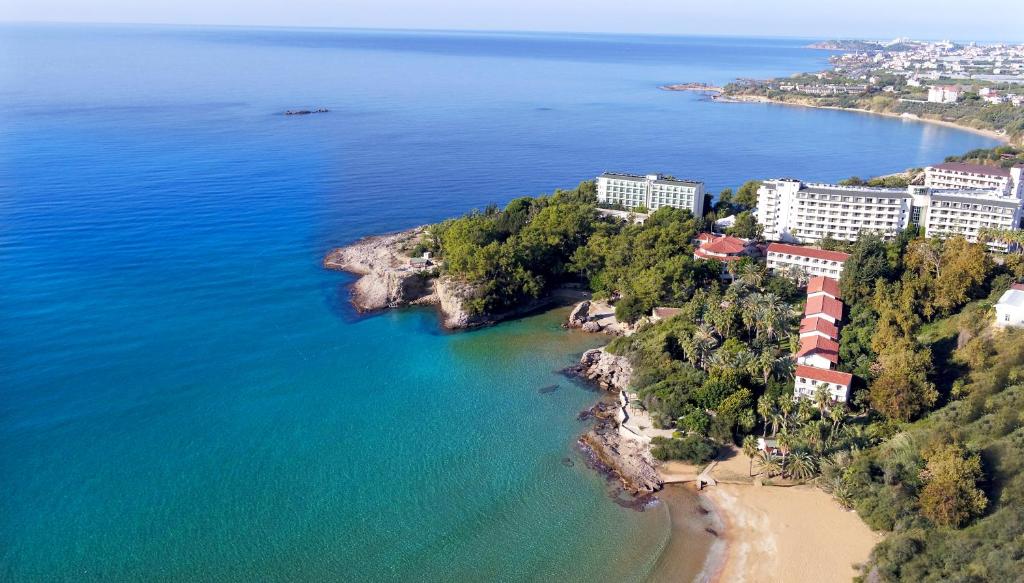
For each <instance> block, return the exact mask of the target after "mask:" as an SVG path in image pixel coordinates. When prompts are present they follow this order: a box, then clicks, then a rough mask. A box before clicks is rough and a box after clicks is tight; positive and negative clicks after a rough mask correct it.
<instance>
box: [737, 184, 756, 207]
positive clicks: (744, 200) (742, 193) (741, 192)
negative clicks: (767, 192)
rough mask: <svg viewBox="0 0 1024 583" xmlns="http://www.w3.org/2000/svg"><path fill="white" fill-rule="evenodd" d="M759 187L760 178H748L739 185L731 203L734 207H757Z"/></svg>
mask: <svg viewBox="0 0 1024 583" xmlns="http://www.w3.org/2000/svg"><path fill="white" fill-rule="evenodd" d="M759 188H761V181H760V180H748V181H746V182H744V183H743V186H741V187H739V189H738V190H737V191H736V194H735V195H734V196H733V197H732V204H733V205H734V206H736V207H740V208H747V209H752V208H756V207H757V189H759Z"/></svg>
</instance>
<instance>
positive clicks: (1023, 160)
mask: <svg viewBox="0 0 1024 583" xmlns="http://www.w3.org/2000/svg"><path fill="white" fill-rule="evenodd" d="M946 162H970V163H972V164H988V165H992V166H1002V167H1003V168H1009V167H1011V166H1015V165H1017V164H1024V148H1017V147H1014V146H999V147H996V148H978V149H975V150H971V151H969V152H967V153H965V154H961V155H960V156H947V157H946Z"/></svg>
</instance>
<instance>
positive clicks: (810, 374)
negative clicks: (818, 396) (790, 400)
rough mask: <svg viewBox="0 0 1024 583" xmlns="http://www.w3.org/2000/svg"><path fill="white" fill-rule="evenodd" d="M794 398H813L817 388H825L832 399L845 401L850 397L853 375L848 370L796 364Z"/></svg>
mask: <svg viewBox="0 0 1024 583" xmlns="http://www.w3.org/2000/svg"><path fill="white" fill-rule="evenodd" d="M793 376H794V377H795V383H794V387H793V396H794V397H795V398H798V399H799V398H804V399H813V398H814V395H815V393H817V391H818V389H819V388H822V387H823V388H825V389H826V390H827V391H828V392H829V396H831V397H832V400H834V401H838V402H840V403H845V402H846V401H847V400H849V398H850V386H851V385H852V384H853V375H851V374H850V373H848V372H839V371H837V370H828V369H822V368H815V367H813V366H797V367H796V371H795V372H794V375H793Z"/></svg>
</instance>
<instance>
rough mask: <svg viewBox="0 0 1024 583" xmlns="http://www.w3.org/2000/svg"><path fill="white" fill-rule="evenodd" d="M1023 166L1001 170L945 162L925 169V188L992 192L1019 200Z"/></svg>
mask: <svg viewBox="0 0 1024 583" xmlns="http://www.w3.org/2000/svg"><path fill="white" fill-rule="evenodd" d="M1022 172H1024V166H1020V165H1017V166H1014V167H1012V168H1001V167H999V166H983V165H981V164H967V163H964V162H945V163H943V164H936V165H934V166H928V167H927V168H925V169H924V185H925V186H927V187H928V188H934V189H938V190H943V189H971V190H994V191H997V192H1000V193H1002V194H1003V195H1004V196H1010V197H1013V198H1021V194H1022V189H1024V183H1022V181H1021V173H1022Z"/></svg>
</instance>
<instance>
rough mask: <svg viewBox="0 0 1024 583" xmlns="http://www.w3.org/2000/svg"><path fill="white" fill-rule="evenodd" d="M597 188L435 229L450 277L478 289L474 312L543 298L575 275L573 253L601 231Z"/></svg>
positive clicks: (524, 201) (526, 201) (522, 201)
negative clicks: (596, 196) (567, 278)
mask: <svg viewBox="0 0 1024 583" xmlns="http://www.w3.org/2000/svg"><path fill="white" fill-rule="evenodd" d="M594 197H595V195H594V186H593V183H591V182H584V183H582V184H580V186H579V187H577V188H576V189H575V190H571V191H559V192H556V193H555V194H554V195H552V196H550V197H540V198H536V199H533V198H518V199H515V200H513V201H512V202H510V203H509V204H508V205H507V206H506V207H505V209H504V210H498V209H497V208H494V207H490V208H488V209H486V210H484V211H483V212H473V213H470V214H468V215H466V216H464V217H460V218H458V219H451V220H448V221H445V222H443V223H441V224H439V225H435V226H434V227H433V228H432V229H431V235H432V240H433V242H434V251H435V252H438V254H439V255H440V256H441V257H442V258H443V259H444V269H445V271H446V272H447V273H449V274H451V275H453V276H455V277H458V278H461V279H463V280H465V281H468V282H471V283H474V284H476V285H477V287H478V289H479V292H478V295H477V297H475V298H474V299H473V300H472V301H471V302H470V303H469V306H468V307H469V308H470V309H471V310H473V311H476V312H498V311H502V310H507V309H510V308H512V307H515V306H516V305H518V304H520V303H522V302H524V301H529V300H532V299H537V298H538V297H540V296H541V295H542V294H543V293H544V292H545V291H547V289H548V288H549V287H550V286H551V285H553V284H555V283H557V282H559V281H560V280H562V279H564V278H566V277H567V276H569V275H571V273H570V272H569V271H568V269H567V268H568V263H569V261H570V259H571V257H572V254H573V253H574V252H575V251H576V249H577V248H579V247H580V246H581V245H583V244H584V243H585V242H586V241H587V240H588V239H589V237H590V236H591V234H592V233H593V232H594V230H595V229H596V228H597V224H598V223H599V219H598V218H597V217H596V214H595V212H594V200H595V198H594Z"/></svg>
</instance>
